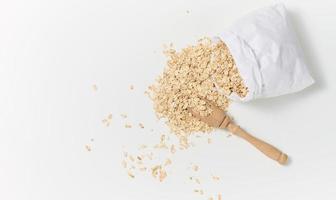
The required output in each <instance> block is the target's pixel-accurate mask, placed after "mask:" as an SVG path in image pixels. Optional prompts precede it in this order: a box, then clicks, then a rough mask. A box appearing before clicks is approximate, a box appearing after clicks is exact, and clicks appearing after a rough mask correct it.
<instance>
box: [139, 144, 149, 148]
mask: <svg viewBox="0 0 336 200" xmlns="http://www.w3.org/2000/svg"><path fill="white" fill-rule="evenodd" d="M146 148H147V145H145V144H143V145H141V146H140V147H139V149H146Z"/></svg>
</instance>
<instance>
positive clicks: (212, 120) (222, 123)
mask: <svg viewBox="0 0 336 200" xmlns="http://www.w3.org/2000/svg"><path fill="white" fill-rule="evenodd" d="M207 103H208V104H210V105H211V109H212V110H213V112H212V113H211V114H210V115H209V116H206V117H203V116H201V115H200V114H199V113H198V112H195V111H194V110H193V109H192V108H189V109H188V110H189V112H191V113H192V115H193V116H194V117H196V118H197V119H199V120H201V121H203V122H205V123H207V124H208V125H210V126H212V127H215V128H221V129H227V130H228V131H230V132H231V133H233V134H234V135H236V136H239V137H241V138H243V139H244V140H246V141H247V142H249V143H250V144H252V145H253V146H255V147H256V148H257V149H258V150H259V151H261V152H262V153H263V154H265V155H266V156H268V157H269V158H271V159H273V160H275V161H277V162H278V163H279V164H281V165H285V164H286V163H287V160H288V156H287V155H286V154H285V153H283V152H281V151H280V150H279V149H277V148H275V147H274V146H272V145H270V144H268V143H266V142H264V141H262V140H260V139H258V138H256V137H254V136H252V135H250V134H249V133H248V132H246V131H245V130H243V129H242V128H240V127H239V126H238V125H236V124H235V123H233V121H232V120H231V118H230V117H229V116H227V115H226V114H225V112H224V111H223V110H221V109H220V108H218V107H217V106H215V105H214V104H213V103H211V102H209V101H207Z"/></svg>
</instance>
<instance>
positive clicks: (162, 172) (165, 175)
mask: <svg viewBox="0 0 336 200" xmlns="http://www.w3.org/2000/svg"><path fill="white" fill-rule="evenodd" d="M166 177H167V172H166V171H165V170H163V169H161V170H160V176H159V180H160V182H162V181H163V180H164V179H165V178H166Z"/></svg>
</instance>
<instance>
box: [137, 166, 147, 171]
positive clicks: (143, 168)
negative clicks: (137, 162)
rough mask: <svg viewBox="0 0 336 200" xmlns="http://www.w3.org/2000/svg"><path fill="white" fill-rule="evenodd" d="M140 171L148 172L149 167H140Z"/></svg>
mask: <svg viewBox="0 0 336 200" xmlns="http://www.w3.org/2000/svg"><path fill="white" fill-rule="evenodd" d="M139 170H140V171H146V170H147V167H140V168H139Z"/></svg>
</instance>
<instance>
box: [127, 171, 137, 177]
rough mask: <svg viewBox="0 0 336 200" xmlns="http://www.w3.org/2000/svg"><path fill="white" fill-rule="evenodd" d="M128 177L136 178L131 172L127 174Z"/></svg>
mask: <svg viewBox="0 0 336 200" xmlns="http://www.w3.org/2000/svg"><path fill="white" fill-rule="evenodd" d="M127 174H128V176H129V177H131V178H134V177H135V176H134V175H133V174H132V173H131V172H127Z"/></svg>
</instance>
